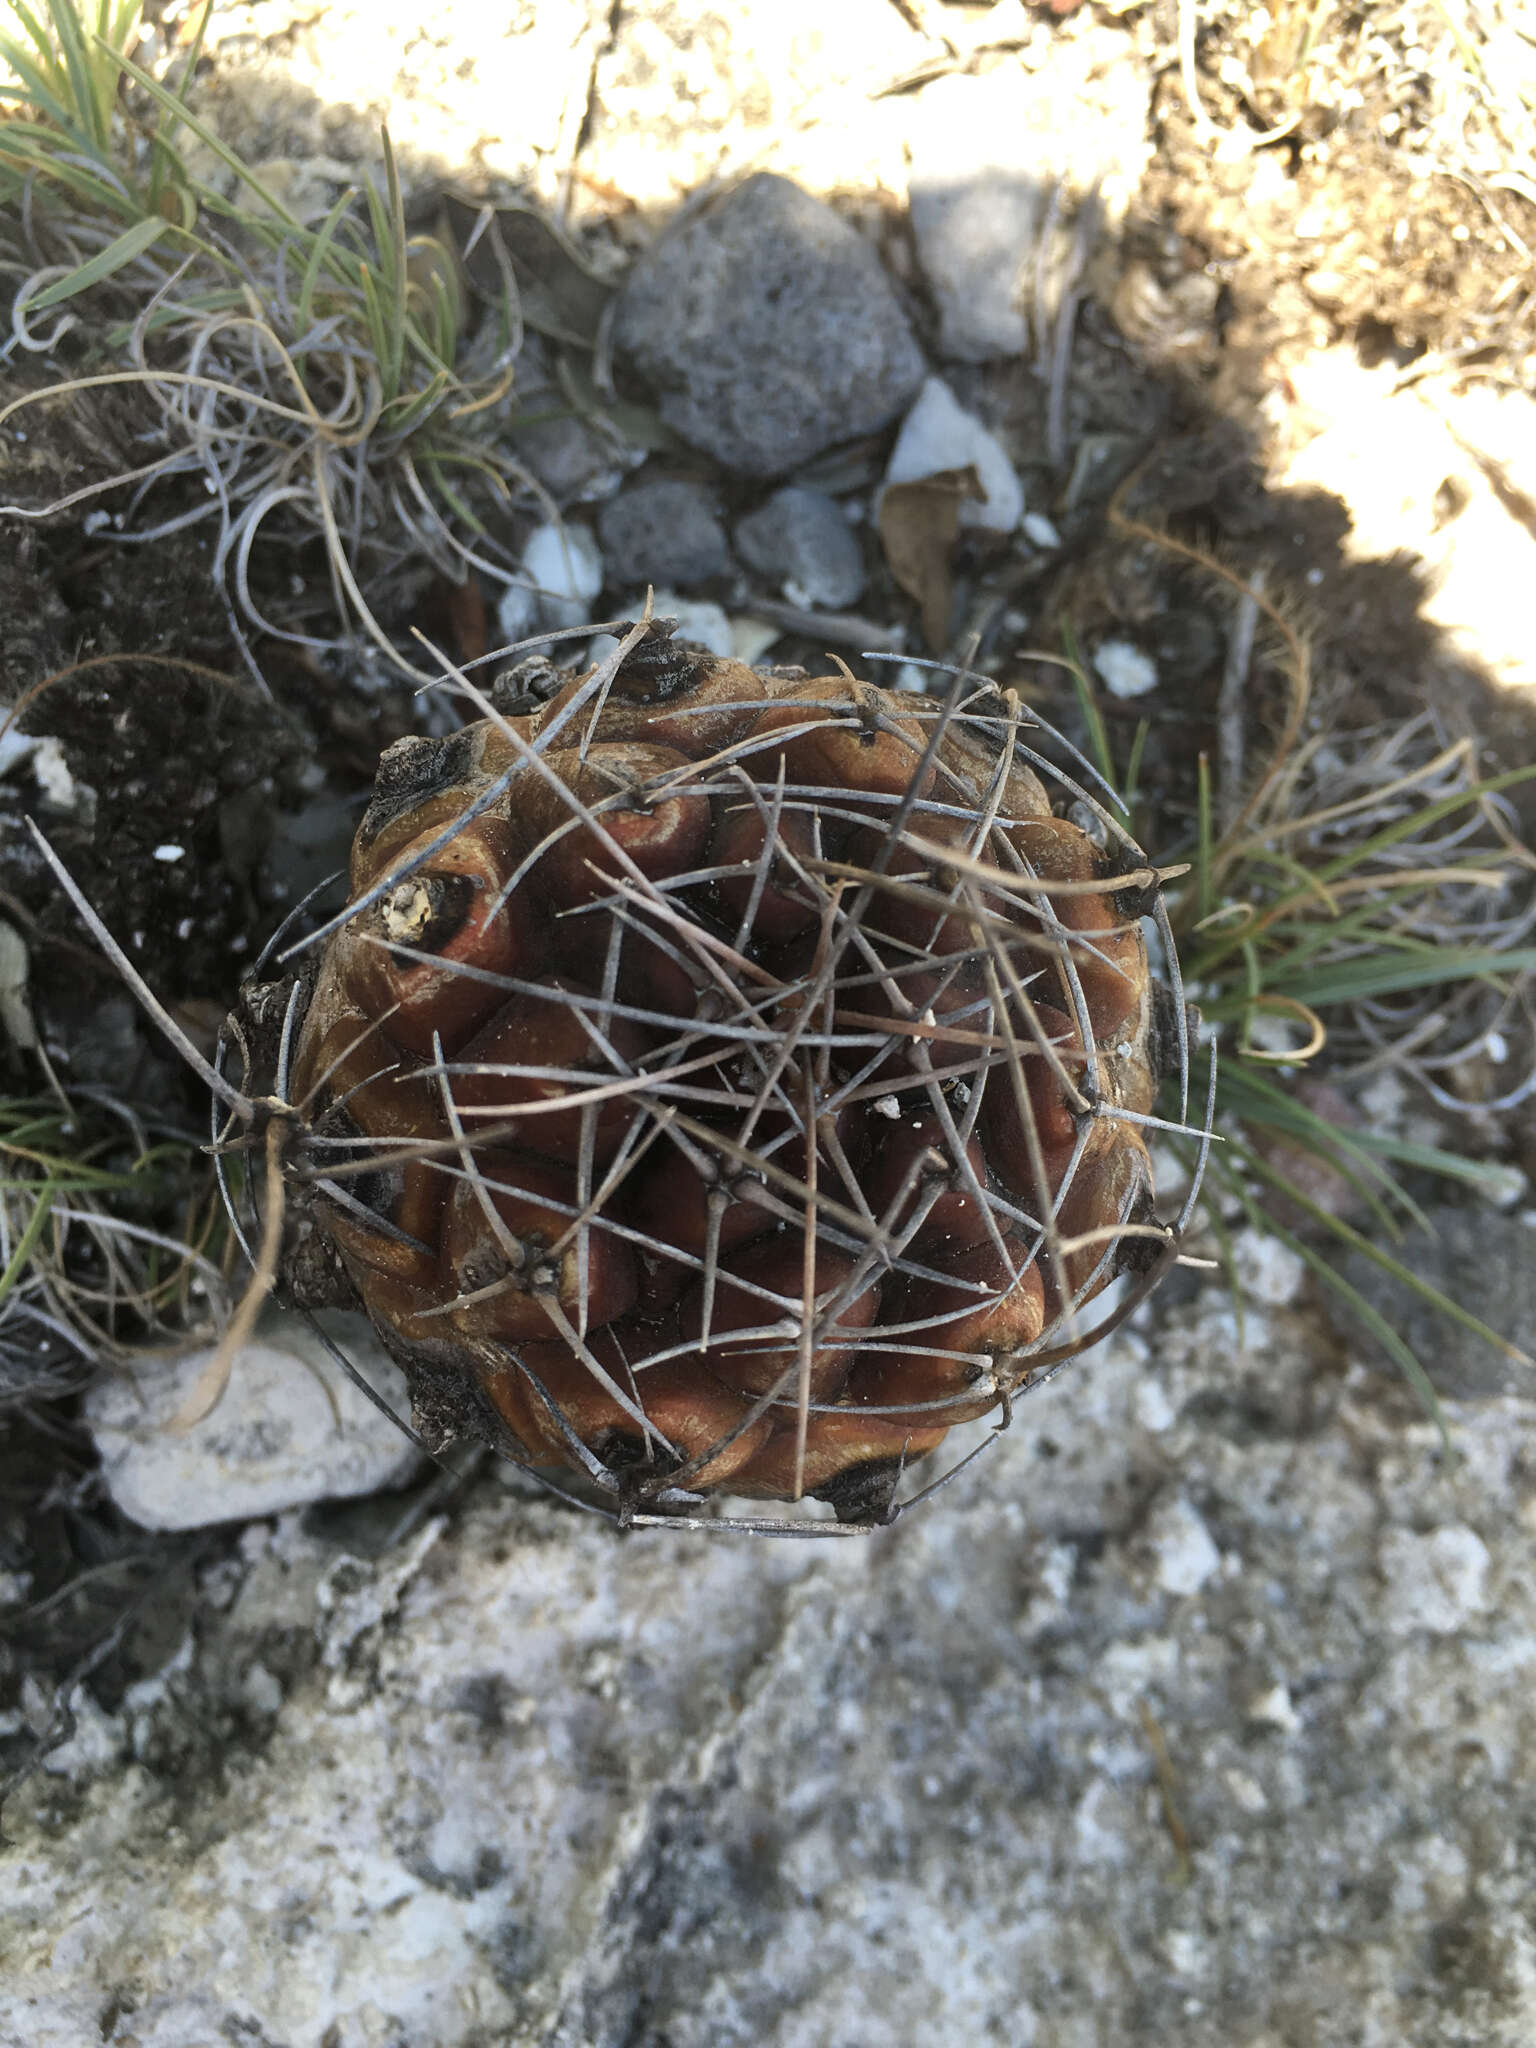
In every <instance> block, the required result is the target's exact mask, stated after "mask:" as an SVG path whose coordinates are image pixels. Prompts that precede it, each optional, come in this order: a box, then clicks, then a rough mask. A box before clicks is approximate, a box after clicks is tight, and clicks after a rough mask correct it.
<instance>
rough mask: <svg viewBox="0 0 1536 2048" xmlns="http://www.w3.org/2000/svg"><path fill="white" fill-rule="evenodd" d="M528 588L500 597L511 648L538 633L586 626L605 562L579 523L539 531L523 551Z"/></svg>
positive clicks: (552, 524) (589, 531)
mask: <svg viewBox="0 0 1536 2048" xmlns="http://www.w3.org/2000/svg"><path fill="white" fill-rule="evenodd" d="M522 571H523V575H524V576H525V577H526V578H527V581H526V582H524V583H514V584H512V585H511V586H510V587H509V588H508V589H507V590H505V591H504V592H503V593H502V597H501V602H500V603H499V605H498V606H497V608H496V616H497V620H498V623H499V624H500V626H501V630H502V633H503V635H504V636H505V638H506V640H507V641H508V642H509V643H510V642H512V641H515V640H522V639H524V638H526V637H527V636H528V635H529V634H531V633H533V632H536V631H539V630H541V629H542V630H554V629H555V628H557V627H561V626H584V625H585V624H586V623H587V621H588V620H589V619H590V618H591V616H592V603H593V600H594V598H595V597H596V596H597V594H598V592H599V591H600V590H601V589H602V587H603V557H602V554H601V552H600V550H599V548H598V545H597V541H596V539H595V538H594V536H593V533H592V529H591V527H590V526H583V525H582V524H581V523H580V522H579V521H578V520H571V519H567V520H563V521H561V522H560V523H559V524H558V525H557V524H556V523H555V522H554V521H551V522H550V523H549V524H548V525H545V526H536V527H535V528H534V530H533V532H532V533H531V534H529V536H528V540H527V543H526V545H525V546H524V548H523V560H522Z"/></svg>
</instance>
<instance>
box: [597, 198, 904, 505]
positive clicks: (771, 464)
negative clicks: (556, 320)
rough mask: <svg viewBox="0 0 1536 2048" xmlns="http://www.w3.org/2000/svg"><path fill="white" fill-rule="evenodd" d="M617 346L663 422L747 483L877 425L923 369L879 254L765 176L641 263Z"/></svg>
mask: <svg viewBox="0 0 1536 2048" xmlns="http://www.w3.org/2000/svg"><path fill="white" fill-rule="evenodd" d="M614 339H615V341H616V342H617V344H618V346H619V348H620V349H621V350H622V351H623V352H624V353H625V354H626V355H628V356H629V358H630V360H631V361H632V362H633V363H634V365H635V367H636V369H637V370H638V371H639V372H640V374H641V376H642V377H644V378H645V379H646V381H647V383H649V384H650V385H651V386H652V387H653V388H654V389H655V391H656V393H657V397H658V402H659V406H660V411H661V416H662V418H663V420H665V422H666V423H667V425H668V426H670V427H671V428H673V429H674V431H675V432H677V433H678V434H680V435H681V436H682V438H683V439H684V440H685V441H688V442H691V443H692V444H693V446H694V447H696V448H702V449H704V450H705V451H706V452H707V453H708V454H710V455H713V456H714V458H715V459H716V461H717V462H720V463H721V464H723V465H724V467H725V468H726V469H729V470H734V471H735V472H737V473H738V474H740V475H742V476H763V477H768V476H781V475H783V474H784V472H785V471H786V470H791V469H794V468H795V467H796V466H797V465H798V464H800V463H803V462H808V461H809V460H810V459H811V458H812V457H813V456H815V455H819V454H821V453H822V451H823V450H824V449H827V448H830V447H832V446H833V445H834V444H835V443H836V442H839V441H846V440H850V439H852V438H853V437H854V436H855V435H859V434H869V433H873V432H874V431H875V430H876V429H877V428H880V427H883V426H884V425H885V424H886V423H887V421H889V420H891V419H892V418H894V417H895V415H896V414H897V413H898V412H899V411H900V410H901V408H902V406H903V405H905V404H906V402H907V400H908V399H909V398H910V397H911V396H912V393H913V392H914V391H915V390H916V389H917V387H918V385H919V383H920V382H921V381H922V376H923V358H922V353H921V351H920V350H919V348H918V345H917V342H916V340H915V338H914V336H913V333H912V330H911V327H910V326H909V325H908V323H907V318H906V315H905V314H904V313H903V312H902V310H901V308H900V306H899V305H898V304H897V302H896V296H895V293H894V292H893V291H892V290H891V287H890V285H889V283H888V282H887V280H886V277H885V274H884V272H883V271H882V270H881V268H880V264H879V260H878V258H877V257H876V255H875V253H874V251H873V250H872V249H871V248H870V247H869V246H868V244H867V243H865V242H864V241H862V240H861V239H860V237H859V235H858V234H857V233H856V232H855V231H854V229H852V228H851V227H849V226H848V225H847V223H846V222H845V221H843V220H841V219H839V217H838V216H837V215H836V214H835V213H834V212H833V211H832V209H831V208H830V207H829V206H824V205H823V204H822V203H821V201H820V200H818V199H812V198H811V197H810V196H809V194H808V193H805V192H802V191H800V190H799V189H798V187H796V186H794V185H791V184H790V183H789V182H788V180H787V179H784V178H776V177H771V176H768V175H759V176H757V177H754V178H748V179H747V180H746V181H745V183H743V184H741V185H738V186H736V187H735V188H734V189H733V190H732V191H729V192H727V193H725V194H724V196H723V197H721V198H719V199H717V200H715V201H714V202H713V203H712V204H710V205H709V206H707V207H706V208H705V209H704V210H703V211H702V212H699V213H694V214H692V215H690V216H689V217H688V218H687V219H686V220H685V221H684V223H683V224H682V225H681V226H680V227H677V228H674V229H673V230H672V231H671V233H669V234H667V235H665V236H664V237H663V238H662V240H661V241H660V242H658V243H657V245H656V247H655V248H654V249H652V250H651V251H650V252H649V253H648V254H647V255H645V256H643V257H642V258H641V260H640V261H639V262H638V263H637V264H636V266H635V268H634V270H633V271H632V272H631V274H630V276H629V279H628V281H627V282H626V284H625V286H624V289H623V291H622V292H621V293H620V295H619V307H618V314H617V317H616V321H615V327H614Z"/></svg>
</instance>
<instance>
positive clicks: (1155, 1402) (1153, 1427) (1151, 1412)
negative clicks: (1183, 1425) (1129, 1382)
mask: <svg viewBox="0 0 1536 2048" xmlns="http://www.w3.org/2000/svg"><path fill="white" fill-rule="evenodd" d="M1131 1405H1132V1408H1133V1410H1134V1412H1135V1416H1136V1420H1137V1421H1138V1422H1139V1423H1140V1424H1141V1426H1142V1428H1143V1429H1145V1430H1150V1431H1151V1433H1152V1434H1153V1435H1154V1436H1160V1435H1161V1434H1162V1432H1163V1431H1164V1430H1165V1429H1171V1428H1172V1427H1173V1423H1174V1407H1173V1403H1172V1402H1171V1401H1170V1400H1169V1398H1168V1395H1167V1391H1166V1390H1165V1389H1164V1388H1163V1387H1162V1386H1161V1385H1160V1384H1159V1382H1158V1381H1156V1380H1142V1381H1140V1382H1139V1383H1138V1385H1137V1388H1136V1392H1135V1394H1134V1395H1133V1396H1132V1403H1131Z"/></svg>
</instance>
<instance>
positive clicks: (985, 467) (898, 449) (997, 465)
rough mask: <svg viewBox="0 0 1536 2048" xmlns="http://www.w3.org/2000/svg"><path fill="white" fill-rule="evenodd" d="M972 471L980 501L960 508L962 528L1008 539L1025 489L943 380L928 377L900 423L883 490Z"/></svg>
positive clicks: (999, 448) (990, 436)
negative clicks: (976, 528)
mask: <svg viewBox="0 0 1536 2048" xmlns="http://www.w3.org/2000/svg"><path fill="white" fill-rule="evenodd" d="M967 464H969V465H971V466H972V467H973V468H974V469H975V471H976V475H977V478H978V480H979V482H980V484H981V488H982V491H983V492H984V493H985V495H984V496H983V497H981V498H978V499H972V500H969V501H967V502H966V503H965V504H963V505H962V506H961V507H960V524H961V525H962V526H980V527H984V528H985V529H986V530H987V531H988V532H989V533H1012V532H1013V530H1014V528H1015V527H1016V526H1017V525H1018V523H1019V520H1020V519H1021V518H1022V516H1023V512H1024V486H1023V485H1022V484H1021V483H1020V482H1019V476H1018V471H1017V470H1016V469H1015V468H1014V466H1013V464H1012V463H1011V462H1010V461H1009V460H1008V457H1007V455H1006V453H1005V452H1004V449H1003V445H1002V443H1001V442H1000V441H999V440H998V438H997V436H996V435H995V434H993V433H991V432H989V430H988V429H987V428H986V427H984V426H983V425H982V423H981V421H980V420H979V419H977V417H976V415H975V414H974V413H972V412H967V411H966V409H965V407H964V406H963V405H962V404H961V403H960V401H959V399H958V398H956V396H955V394H954V392H953V391H951V390H950V388H949V386H948V385H947V384H946V383H945V382H944V379H943V378H942V377H930V378H928V380H927V381H926V382H925V384H924V385H923V388H922V390H921V391H920V392H919V393H918V394H917V398H916V401H915V402H914V404H913V406H912V409H911V411H910V412H909V413H908V414H907V416H906V418H905V419H904V420H903V421H902V423H901V432H900V433H899V434H898V435H897V436H896V446H895V447H894V448H893V449H892V450H891V459H890V462H889V463H888V464H887V466H886V471H885V487H886V488H887V489H889V487H890V486H891V485H892V484H907V483H916V482H917V481H919V480H920V479H921V478H923V477H925V476H938V475H940V474H941V473H942V472H943V471H944V470H948V469H964V468H965V467H966V466H967Z"/></svg>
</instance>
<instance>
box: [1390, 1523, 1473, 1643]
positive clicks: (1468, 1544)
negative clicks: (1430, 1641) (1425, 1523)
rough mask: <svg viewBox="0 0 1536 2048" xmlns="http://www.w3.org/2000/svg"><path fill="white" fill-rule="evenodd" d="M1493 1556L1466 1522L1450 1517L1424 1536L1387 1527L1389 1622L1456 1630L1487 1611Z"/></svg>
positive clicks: (1395, 1628) (1407, 1631) (1403, 1630)
mask: <svg viewBox="0 0 1536 2048" xmlns="http://www.w3.org/2000/svg"><path fill="white" fill-rule="evenodd" d="M1490 1562H1491V1560H1490V1559H1489V1556H1488V1546H1487V1545H1486V1544H1485V1543H1484V1541H1483V1539H1482V1538H1481V1536H1479V1535H1478V1534H1477V1532H1476V1530H1475V1529H1469V1528H1468V1527H1467V1525H1466V1523H1465V1522H1446V1523H1443V1524H1442V1525H1441V1527H1440V1528H1438V1529H1432V1530H1431V1531H1430V1532H1429V1533H1428V1534H1427V1535H1423V1536H1421V1535H1417V1534H1416V1533H1415V1532H1414V1531H1413V1530H1411V1529H1389V1530H1388V1532H1387V1534H1386V1536H1385V1538H1384V1539H1383V1541H1382V1546H1381V1570H1382V1576H1383V1577H1384V1578H1385V1580H1386V1582H1387V1594H1386V1598H1385V1600H1384V1601H1383V1602H1382V1613H1383V1617H1384V1619H1385V1621H1386V1625H1387V1627H1388V1628H1389V1629H1391V1631H1392V1632H1393V1633H1394V1634H1395V1635H1411V1634H1413V1633H1414V1632H1415V1631H1416V1630H1418V1629H1425V1630H1427V1631H1428V1632H1429V1633H1430V1634H1431V1635H1437V1636H1450V1635H1456V1634H1457V1633H1458V1632H1459V1631H1460V1630H1461V1629H1463V1628H1465V1627H1466V1626H1467V1624H1468V1623H1469V1622H1470V1621H1472V1620H1473V1619H1474V1618H1475V1617H1476V1616H1477V1615H1479V1614H1483V1613H1485V1612H1486V1611H1487V1608H1488V1566H1489V1563H1490Z"/></svg>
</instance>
